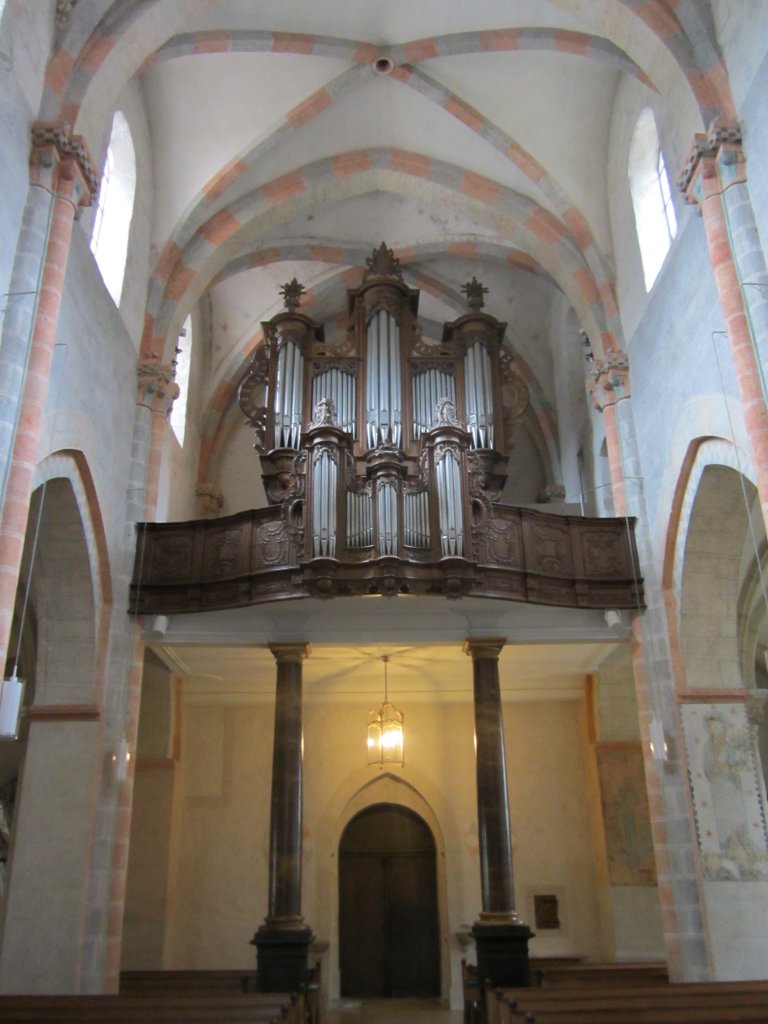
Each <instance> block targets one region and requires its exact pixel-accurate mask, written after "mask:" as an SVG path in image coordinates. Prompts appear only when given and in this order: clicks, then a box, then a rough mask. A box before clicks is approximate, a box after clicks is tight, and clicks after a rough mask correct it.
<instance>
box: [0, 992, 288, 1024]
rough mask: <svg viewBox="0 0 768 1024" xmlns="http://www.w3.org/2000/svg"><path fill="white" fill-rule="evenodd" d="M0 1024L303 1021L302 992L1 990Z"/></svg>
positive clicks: (256, 1023)
mask: <svg viewBox="0 0 768 1024" xmlns="http://www.w3.org/2000/svg"><path fill="white" fill-rule="evenodd" d="M0 1021H2V1022H3V1024H74V1022H75V1021H78V1022H80V1021H82V1022H86V1024H214V1022H215V1024H305V1002H304V999H303V997H301V996H297V995H293V996H291V995H289V994H287V993H248V994H237V993H236V994H233V995H231V996H230V995H223V996H222V995H176V994H167V995H161V996H150V995H146V994H145V995H138V996H131V995H114V996H113V995H94V996H91V995H87V996H86V995H51V996H47V995H46V996H42V995H26V996H25V995H3V996H0Z"/></svg>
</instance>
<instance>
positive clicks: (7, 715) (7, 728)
mask: <svg viewBox="0 0 768 1024" xmlns="http://www.w3.org/2000/svg"><path fill="white" fill-rule="evenodd" d="M23 700H24V680H23V679H19V677H18V676H17V675H16V672H15V670H14V672H13V675H10V676H8V677H7V678H6V679H3V681H2V683H0V740H17V739H18V738H19V719H20V717H21V705H22V701H23Z"/></svg>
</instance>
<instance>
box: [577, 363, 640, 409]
mask: <svg viewBox="0 0 768 1024" xmlns="http://www.w3.org/2000/svg"><path fill="white" fill-rule="evenodd" d="M587 389H588V391H589V393H590V395H591V397H592V401H593V403H594V406H595V408H596V409H597V410H598V412H603V410H604V409H606V408H607V407H608V406H611V405H616V403H617V402H619V401H621V399H622V398H630V397H631V395H632V390H631V387H630V380H629V358H628V357H627V356H626V355H625V354H624V353H623V352H616V353H615V354H614V355H612V356H609V358H608V359H604V360H602V361H601V362H599V363H596V364H595V368H594V369H593V370H592V372H591V373H590V375H589V378H588V379H587Z"/></svg>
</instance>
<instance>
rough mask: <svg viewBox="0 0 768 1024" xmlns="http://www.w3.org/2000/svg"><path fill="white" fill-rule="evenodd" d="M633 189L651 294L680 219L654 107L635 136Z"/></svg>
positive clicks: (640, 120)
mask: <svg viewBox="0 0 768 1024" xmlns="http://www.w3.org/2000/svg"><path fill="white" fill-rule="evenodd" d="M629 187H630V190H631V193H632V205H633V207H634V210H635V225H636V227H637V239H638V242H639V243H640V255H641V256H642V259H643V274H644V276H645V287H646V291H650V290H651V288H652V286H653V282H654V281H655V280H656V278H657V277H658V274H659V271H660V270H661V265H662V263H663V262H664V258H665V256H666V255H667V253H668V252H669V247H670V245H671V244H672V239H673V238H674V237H675V235H676V234H677V217H676V216H675V207H674V204H673V202H672V192H671V190H670V187H669V175H668V174H667V168H666V166H665V164H664V156H663V155H662V152H661V147H660V146H659V135H658V132H657V131H656V121H655V120H654V117H653V112H652V111H651V109H650V107H646V108H645V110H643V111H642V113H641V114H640V116H639V117H638V119H637V124H636V125H635V130H634V132H633V133H632V142H631V143H630V147H629Z"/></svg>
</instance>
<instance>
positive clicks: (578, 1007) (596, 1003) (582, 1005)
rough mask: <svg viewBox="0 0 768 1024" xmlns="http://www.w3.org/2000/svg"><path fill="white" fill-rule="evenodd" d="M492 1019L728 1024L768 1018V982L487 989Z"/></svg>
mask: <svg viewBox="0 0 768 1024" xmlns="http://www.w3.org/2000/svg"><path fill="white" fill-rule="evenodd" d="M486 1001H487V1008H488V1021H489V1022H492V1024H519V1022H520V1021H527V1022H532V1021H536V1022H537V1024H646V1022H653V1024H698V1022H706V1024H723V1022H729V1021H762V1022H766V1021H768V982H761V981H757V982H702V983H696V984H674V985H671V984H667V985H659V986H655V987H654V986H648V985H643V986H639V987H637V988H623V989H622V988H619V987H618V986H615V985H613V986H606V987H604V988H600V987H597V986H596V987H594V988H593V989H591V990H587V989H585V988H583V987H581V988H576V989H565V988H560V989H549V990H548V989H540V988H526V989H502V990H493V991H488V992H487V993H486Z"/></svg>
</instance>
